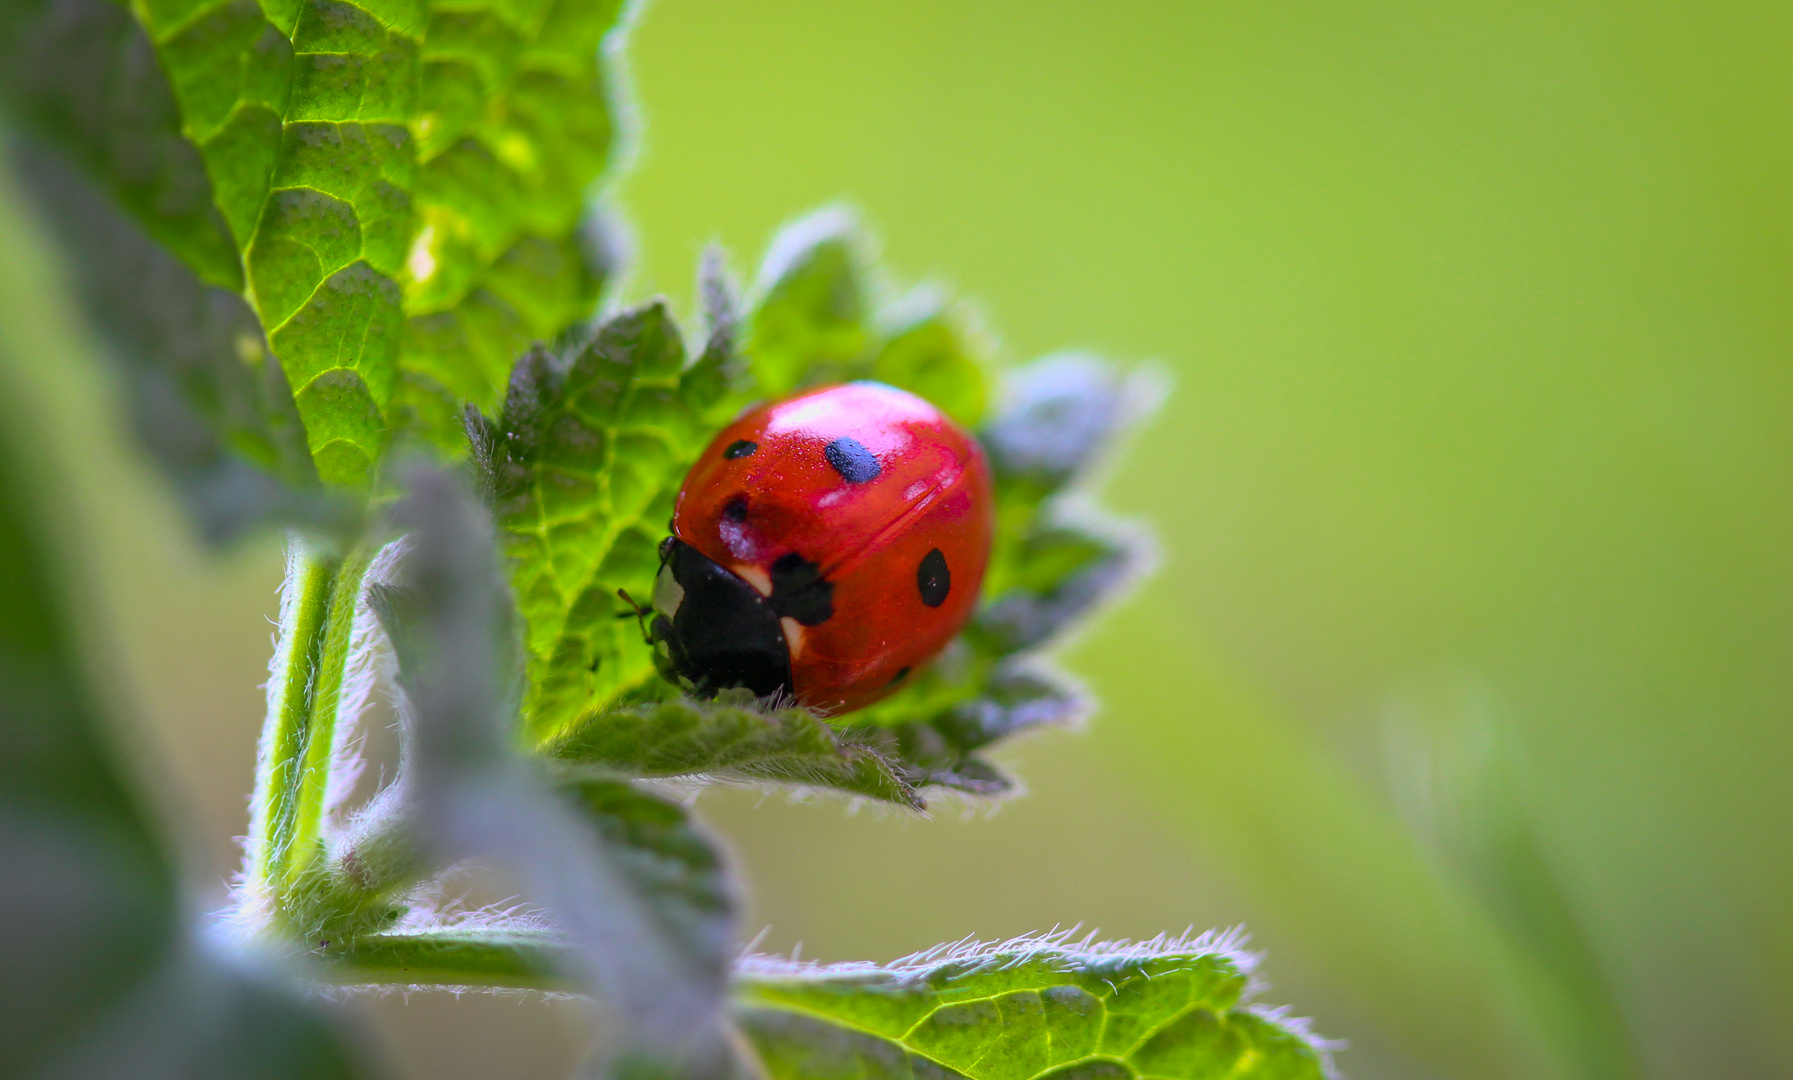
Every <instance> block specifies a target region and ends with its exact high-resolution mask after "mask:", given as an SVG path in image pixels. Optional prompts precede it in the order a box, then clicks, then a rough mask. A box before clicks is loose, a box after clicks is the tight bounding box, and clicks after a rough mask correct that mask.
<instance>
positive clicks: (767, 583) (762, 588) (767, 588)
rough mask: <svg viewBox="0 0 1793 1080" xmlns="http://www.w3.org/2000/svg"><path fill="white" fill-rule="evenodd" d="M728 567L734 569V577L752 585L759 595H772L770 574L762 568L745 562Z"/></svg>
mask: <svg viewBox="0 0 1793 1080" xmlns="http://www.w3.org/2000/svg"><path fill="white" fill-rule="evenodd" d="M729 569H730V570H732V571H734V573H735V576H736V577H738V578H740V579H741V580H742V581H745V582H746V583H747V584H749V585H752V586H753V587H754V589H756V590H757V591H758V592H759V594H760V595H761V596H771V595H772V576H771V575H770V574H768V573H766V572H765V571H764V570H761V569H760V568H759V567H757V566H749V565H747V564H746V563H738V564H736V565H734V566H731V567H729Z"/></svg>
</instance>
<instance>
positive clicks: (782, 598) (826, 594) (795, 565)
mask: <svg viewBox="0 0 1793 1080" xmlns="http://www.w3.org/2000/svg"><path fill="white" fill-rule="evenodd" d="M771 604H772V610H773V611H776V612H777V613H778V614H779V616H780V617H781V618H783V617H789V618H792V619H796V620H797V621H798V622H800V623H802V624H803V625H804V626H820V625H821V624H823V623H825V622H827V621H828V620H829V619H830V618H832V617H833V615H834V582H832V581H829V580H828V579H827V578H824V577H823V576H822V568H821V567H820V566H818V565H817V564H815V563H812V562H810V561H809V560H808V559H805V558H804V557H803V556H801V555H799V554H797V553H796V552H795V551H793V552H790V553H788V554H785V555H780V556H779V557H778V561H777V562H775V563H773V564H772V598H771Z"/></svg>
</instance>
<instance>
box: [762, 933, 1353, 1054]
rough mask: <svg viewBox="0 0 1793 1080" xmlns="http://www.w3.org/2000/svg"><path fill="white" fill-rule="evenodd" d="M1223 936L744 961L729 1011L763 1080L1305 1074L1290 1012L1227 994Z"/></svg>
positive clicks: (1230, 958)
mask: <svg viewBox="0 0 1793 1080" xmlns="http://www.w3.org/2000/svg"><path fill="white" fill-rule="evenodd" d="M1248 970H1249V957H1246V956H1243V955H1241V954H1240V953H1238V952H1236V951H1235V950H1233V949H1232V948H1231V947H1230V944H1229V942H1227V941H1226V940H1225V939H1214V938H1211V937H1202V938H1197V939H1194V940H1187V939H1181V938H1179V939H1158V940H1155V941H1150V942H1146V943H1144V944H1141V945H1133V944H1128V943H1105V944H1093V943H1092V942H1091V941H1088V940H1085V941H1083V942H1079V943H1075V944H1067V943H1066V941H1065V936H1064V935H1055V936H1052V937H1047V938H1043V939H1032V940H1019V941H1012V942H1006V943H1002V944H992V945H960V946H952V947H945V946H943V947H941V948H939V949H936V950H933V951H931V952H929V953H924V954H921V955H919V956H915V957H910V958H908V959H906V960H902V961H898V962H897V963H895V964H892V965H890V966H888V967H882V966H878V965H873V964H843V965H839V966H835V967H820V966H805V965H800V964H792V963H784V962H779V961H766V960H749V961H747V962H746V963H745V964H744V965H743V967H742V971H741V975H740V977H739V978H738V980H737V983H736V996H737V999H738V1002H739V1007H738V1010H737V1015H738V1017H739V1022H740V1024H741V1027H742V1028H743V1030H744V1031H746V1033H747V1034H748V1036H749V1037H750V1038H751V1039H752V1041H753V1043H754V1046H755V1048H756V1049H757V1050H758V1052H759V1056H760V1060H761V1061H762V1062H763V1063H764V1065H765V1067H766V1071H767V1073H768V1074H769V1075H770V1076H771V1077H772V1078H773V1080H797V1078H802V1080H818V1078H821V1080H828V1078H834V1077H861V1078H866V1080H881V1078H884V1077H893V1078H894V1077H925V1078H934V1080H946V1078H952V1077H965V1078H968V1080H1031V1078H1033V1077H1045V1076H1050V1077H1053V1078H1055V1080H1097V1078H1101V1080H1131V1078H1141V1077H1164V1078H1167V1080H1170V1078H1174V1080H1208V1078H1214V1080H1219V1078H1222V1077H1226V1078H1241V1080H1242V1078H1246V1077H1253V1078H1256V1077H1263V1078H1271V1077H1275V1078H1279V1080H1308V1078H1311V1080H1319V1078H1320V1077H1323V1076H1326V1075H1328V1073H1329V1071H1330V1066H1329V1064H1328V1062H1327V1060H1326V1057H1325V1053H1324V1051H1323V1050H1321V1049H1318V1048H1317V1047H1316V1045H1315V1042H1314V1040H1313V1039H1312V1037H1311V1036H1310V1035H1308V1034H1307V1032H1306V1030H1305V1028H1304V1026H1303V1025H1302V1024H1300V1023H1298V1022H1290V1021H1287V1020H1285V1019H1283V1018H1282V1017H1281V1016H1279V1015H1276V1014H1274V1013H1266V1012H1262V1011H1259V1010H1256V1009H1253V1008H1251V1007H1250V1006H1242V1005H1241V1004H1240V999H1241V996H1242V995H1243V994H1244V993H1245V992H1246V990H1247V989H1248V981H1247V974H1246V973H1247V971H1248Z"/></svg>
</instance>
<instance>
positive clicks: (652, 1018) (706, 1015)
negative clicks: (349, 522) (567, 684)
mask: <svg viewBox="0 0 1793 1080" xmlns="http://www.w3.org/2000/svg"><path fill="white" fill-rule="evenodd" d="M408 472H409V474H408V476H407V480H408V487H409V489H410V490H409V494H408V495H407V496H406V497H405V498H404V499H403V500H402V501H401V502H400V503H399V504H398V505H397V507H395V511H394V518H395V521H396V523H397V524H398V525H400V526H401V527H402V528H404V529H405V530H406V531H408V532H409V533H410V534H411V536H412V546H411V548H410V550H409V551H408V552H407V554H406V556H405V559H404V560H403V562H402V564H401V568H400V573H399V578H398V580H397V581H396V582H394V583H392V584H390V585H388V586H385V587H384V588H383V589H382V590H381V591H380V592H379V593H378V594H376V595H378V596H379V597H380V600H379V604H378V606H379V610H380V616H381V620H382V622H383V623H384V624H385V625H386V626H387V627H388V629H389V630H390V632H391V634H392V641H393V645H394V647H395V650H396V651H397V654H398V662H399V678H400V682H401V684H402V686H403V688H404V700H403V701H402V702H401V708H400V711H401V716H402V717H403V718H404V720H405V725H406V729H407V734H406V738H407V749H406V758H405V761H406V764H405V767H404V768H405V773H404V775H403V777H402V778H401V780H400V781H399V785H400V787H399V790H400V791H401V792H402V800H401V801H400V802H399V803H398V806H397V823H398V826H399V829H400V831H401V832H403V833H404V834H405V835H408V836H411V837H415V838H416V840H417V842H419V843H420V844H421V845H422V846H423V847H424V849H425V851H426V857H427V859H428V861H429V862H431V863H432V864H434V865H436V866H446V865H448V864H450V863H452V862H455V861H458V860H461V859H469V858H476V859H479V860H480V861H481V862H482V863H485V864H486V865H490V866H493V867H495V868H497V869H500V870H502V871H506V872H508V874H509V875H510V876H511V878H512V879H513V880H515V881H517V882H518V883H519V884H520V885H521V887H522V889H523V892H524V895H525V896H527V897H528V899H529V900H530V901H532V902H534V903H537V904H540V905H541V906H542V907H543V908H544V909H546V911H547V912H548V913H549V917H550V919H551V920H552V925H553V927H554V928H555V930H556V931H557V932H558V933H559V934H560V935H561V936H562V939H563V940H564V941H565V942H566V944H567V945H568V946H569V948H568V950H567V951H566V952H565V953H563V954H562V955H563V956H564V957H566V958H567V960H568V961H569V962H570V963H571V965H572V970H571V971H568V972H566V974H567V975H569V976H570V977H571V978H572V979H574V980H575V981H576V982H578V983H579V984H581V985H583V986H585V987H587V988H590V989H591V990H593V991H595V992H596V993H597V995H598V997H599V999H600V1000H601V1001H602V1002H603V1003H604V1004H605V1005H606V1006H607V1007H609V1008H610V1009H612V1010H613V1011H614V1013H615V1015H616V1019H617V1021H618V1025H619V1026H618V1029H617V1030H618V1032H619V1033H620V1035H621V1039H620V1040H619V1042H620V1043H621V1046H620V1047H618V1048H615V1049H618V1050H619V1051H620V1052H622V1053H624V1054H626V1055H630V1056H635V1057H641V1058H644V1059H646V1060H648V1061H650V1062H658V1063H660V1065H662V1066H667V1067H676V1068H680V1069H684V1070H687V1072H688V1074H689V1075H693V1076H709V1075H721V1074H722V1073H724V1072H726V1070H727V1069H728V1068H729V1067H730V1065H729V1062H730V1057H729V1052H728V1050H727V1047H726V1044H725V1043H724V1041H723V1039H722V1032H721V1027H720V1014H719V1009H720V1006H721V1000H722V993H723V977H724V974H725V958H724V955H723V952H722V949H721V947H720V943H721V942H724V941H726V940H727V937H728V934H727V923H726V901H725V900H724V899H723V898H722V894H721V892H720V885H719V882H718V880H717V879H715V878H713V877H706V876H705V875H706V874H709V873H713V872H714V871H715V867H714V865H713V864H712V865H710V866H709V867H707V868H705V867H703V866H702V865H701V864H702V863H703V862H704V859H703V858H702V857H701V855H700V854H699V853H697V852H696V851H695V850H694V847H695V845H697V844H699V843H701V841H700V840H699V839H698V838H697V837H696V834H695V833H692V832H690V831H688V830H686V831H681V828H680V825H681V823H680V822H678V821H677V820H673V819H670V818H669V817H668V816H667V815H666V814H665V812H664V810H662V809H661V808H659V807H653V806H651V805H650V804H649V803H648V802H647V801H645V800H644V799H639V798H633V797H631V796H630V793H628V792H624V791H621V790H619V789H616V788H614V787H604V786H595V787H587V788H585V789H584V790H582V791H578V792H576V796H577V798H578V799H579V801H581V802H582V803H583V809H584V811H585V812H584V813H580V812H579V809H578V808H577V807H576V806H574V805H572V804H569V802H568V800H567V799H566V797H564V796H562V795H561V794H558V793H556V792H554V791H552V790H550V789H549V788H548V787H547V786H546V785H545V784H544V783H543V781H542V778H541V777H540V776H539V775H538V772H537V769H536V768H535V767H534V766H533V765H532V764H531V763H529V762H527V761H526V760H525V759H524V758H523V757H522V756H521V755H519V754H518V753H517V752H516V751H515V749H514V746H513V740H512V734H513V718H514V716H515V708H516V695H517V693H518V689H519V685H520V675H521V671H520V668H521V664H520V661H519V659H518V657H517V653H518V644H519V643H518V642H517V641H516V636H517V634H516V629H515V627H514V609H513V608H512V605H511V603H510V599H509V594H508V591H507V589H506V588H505V585H504V582H503V577H502V570H501V567H500V565H499V562H498V558H497V552H496V550H495V548H494V546H493V542H492V529H491V524H490V522H489V521H488V520H487V519H486V516H485V514H484V513H483V512H482V510H481V507H480V506H479V505H478V504H477V503H476V502H475V501H474V500H473V498H472V497H471V496H470V495H469V494H468V493H466V492H464V491H462V490H461V488H460V485H459V483H458V482H457V481H456V480H455V479H454V478H453V477H452V476H450V475H449V474H448V473H445V472H442V471H439V470H436V469H434V468H426V467H423V466H417V467H414V468H411V469H410V470H409V471H408ZM638 843H641V844H645V845H646V846H645V847H637V846H633V845H635V844H638ZM711 858H712V859H713V856H711ZM675 883H682V884H683V885H684V886H686V887H688V891H686V892H685V893H684V894H683V895H684V897H685V899H686V900H687V901H691V902H690V903H689V904H688V905H687V906H685V908H684V910H683V911H680V910H678V909H677V907H676V906H675V907H674V908H672V909H670V910H669V908H668V906H667V905H668V899H669V890H670V889H671V888H672V887H673V886H674V884H675ZM693 897H697V898H699V899H697V900H695V901H693V900H692V898H693Z"/></svg>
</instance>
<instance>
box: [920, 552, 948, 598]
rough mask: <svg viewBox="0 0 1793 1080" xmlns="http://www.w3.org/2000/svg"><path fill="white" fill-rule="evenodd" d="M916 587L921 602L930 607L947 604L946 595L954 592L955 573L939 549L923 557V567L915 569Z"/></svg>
mask: <svg viewBox="0 0 1793 1080" xmlns="http://www.w3.org/2000/svg"><path fill="white" fill-rule="evenodd" d="M915 587H916V588H917V589H918V590H920V592H921V602H922V603H924V604H926V605H928V606H929V607H939V606H940V605H941V604H944V603H946V594H947V593H950V592H952V591H953V572H952V571H951V570H950V569H948V568H947V565H946V556H945V555H942V554H940V549H939V548H935V549H934V550H932V551H930V552H928V553H927V554H926V555H923V556H922V557H921V565H920V566H918V567H916V568H915Z"/></svg>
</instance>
